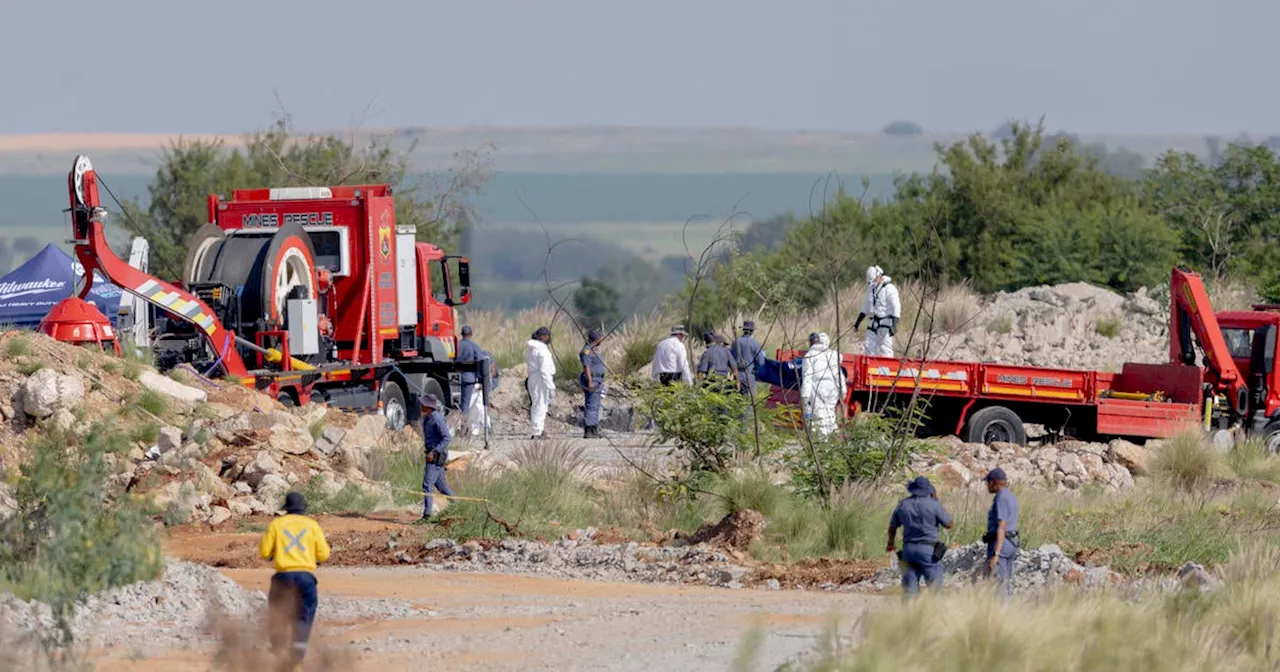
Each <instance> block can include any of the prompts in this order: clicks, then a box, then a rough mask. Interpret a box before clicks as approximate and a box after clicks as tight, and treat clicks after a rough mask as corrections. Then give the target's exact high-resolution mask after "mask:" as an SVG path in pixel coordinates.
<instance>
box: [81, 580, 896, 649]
mask: <svg viewBox="0 0 1280 672" xmlns="http://www.w3.org/2000/svg"><path fill="white" fill-rule="evenodd" d="M224 571H225V572H226V574H227V575H228V576H230V577H231V578H233V579H235V580H236V581H238V582H240V583H241V584H242V585H244V586H246V587H249V588H254V589H258V590H265V588H266V587H267V583H268V580H269V577H270V572H269V571H268V570H265V569H234V570H224ZM320 587H321V590H322V591H323V593H324V594H326V595H333V596H342V597H348V598H394V599H400V600H406V601H408V602H410V603H411V604H413V605H414V606H415V607H418V608H420V609H426V610H429V613H427V614H426V615H424V616H414V617H411V618H404V619H395V620H392V619H379V618H370V619H366V620H359V621H354V622H332V621H326V620H325V618H324V614H323V612H322V613H321V614H320V615H319V622H318V626H317V630H316V634H315V637H314V642H315V645H316V647H317V651H318V652H324V653H327V654H329V655H337V656H339V657H340V658H342V659H343V662H342V665H341V669H344V670H377V671H378V672H387V671H389V670H402V669H403V670H408V669H422V668H424V667H426V668H435V669H462V668H463V667H465V666H468V665H483V666H484V667H485V669H486V670H611V671H622V670H646V671H648V670H653V669H664V670H728V669H730V667H731V665H732V661H733V659H734V656H735V654H736V653H737V651H738V649H739V647H740V646H741V644H742V642H743V641H744V639H745V637H746V635H747V634H748V633H749V632H750V631H751V630H752V629H753V628H754V627H759V628H761V629H762V631H763V632H764V633H765V634H764V638H763V641H762V643H761V646H760V661H761V663H762V664H763V665H762V667H763V668H764V669H773V667H775V666H777V665H779V664H781V663H783V662H785V661H786V660H787V659H789V658H791V657H792V656H794V655H796V654H798V653H800V652H802V651H805V650H808V649H809V648H811V647H812V646H813V644H814V643H815V641H816V639H815V638H816V636H817V635H818V634H819V633H820V632H821V630H822V628H823V627H824V625H825V624H826V622H827V619H828V617H830V616H831V615H833V614H841V615H842V620H844V621H846V622H848V621H851V619H852V618H853V617H856V615H857V613H859V612H860V611H861V610H863V609H865V608H866V606H867V605H868V604H871V603H873V602H874V601H875V600H876V599H877V598H874V597H867V596H861V595H838V594H828V593H818V592H803V591H761V590H725V589H714V588H685V587H676V586H658V585H637V584H617V583H601V582H590V581H563V580H556V579H544V578H535V577H527V576H511V575H501V574H484V575H481V574H460V573H447V572H434V571H431V570H426V569H422V568H416V567H414V568H409V567H406V568H399V567H396V568H336V569H327V570H321V572H320ZM143 645H144V643H142V642H139V643H138V645H137V646H127V647H120V648H118V649H115V650H109V651H104V652H101V654H100V657H99V663H98V669H100V670H148V671H151V670H169V669H177V668H178V667H179V666H180V667H181V669H189V670H209V669H213V668H212V666H211V664H210V662H209V661H210V659H211V658H212V654H213V652H214V651H215V649H216V645H215V644H212V643H211V644H208V645H205V646H199V647H196V648H193V649H190V650H183V651H159V652H147V651H144V650H142V647H143Z"/></svg>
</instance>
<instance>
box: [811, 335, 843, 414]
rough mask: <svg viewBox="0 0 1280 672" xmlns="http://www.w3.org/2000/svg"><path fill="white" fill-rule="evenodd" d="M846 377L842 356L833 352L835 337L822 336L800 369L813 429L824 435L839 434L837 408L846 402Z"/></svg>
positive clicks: (812, 346)
mask: <svg viewBox="0 0 1280 672" xmlns="http://www.w3.org/2000/svg"><path fill="white" fill-rule="evenodd" d="M844 390H845V377H844V369H843V368H842V367H841V366H840V353H838V352H836V351H834V350H832V349H831V337H829V336H827V335H826V334H818V342H817V343H814V344H813V345H811V346H809V352H806V353H805V354H804V362H803V363H802V364H801V369H800V400H801V403H802V404H803V408H804V412H805V414H806V415H808V416H810V420H809V422H810V423H811V426H812V427H813V428H814V429H815V430H816V431H817V432H818V433H820V434H822V435H823V436H827V435H829V434H831V433H832V432H834V431H836V406H837V405H838V404H840V403H841V402H842V401H843V399H844Z"/></svg>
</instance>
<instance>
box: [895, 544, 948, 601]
mask: <svg viewBox="0 0 1280 672" xmlns="http://www.w3.org/2000/svg"><path fill="white" fill-rule="evenodd" d="M921 579H924V581H925V583H928V584H929V587H930V588H932V589H933V590H935V591H937V590H942V563H941V562H934V561H933V542H925V543H922V544H915V543H912V544H906V543H904V544H903V545H902V596H903V597H905V598H911V597H915V596H916V595H919V594H920V580H921Z"/></svg>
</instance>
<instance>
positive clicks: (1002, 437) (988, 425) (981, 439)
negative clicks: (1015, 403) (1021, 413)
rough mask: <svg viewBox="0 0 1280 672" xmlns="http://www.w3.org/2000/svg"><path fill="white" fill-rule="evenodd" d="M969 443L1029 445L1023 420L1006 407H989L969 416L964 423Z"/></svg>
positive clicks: (965, 436) (966, 439)
mask: <svg viewBox="0 0 1280 672" xmlns="http://www.w3.org/2000/svg"><path fill="white" fill-rule="evenodd" d="M961 438H963V439H964V440H965V441H966V442H968V443H1016V444H1018V445H1019V446H1025V445H1027V430H1026V428H1024V427H1023V426H1022V418H1019V417H1018V414H1017V413H1014V412H1013V411H1011V410H1009V409H1007V408H1005V407H1004V406H988V407H986V408H984V409H981V410H979V411H977V412H976V413H974V414H973V415H971V416H969V420H968V421H966V422H965V423H964V436H962V437H961Z"/></svg>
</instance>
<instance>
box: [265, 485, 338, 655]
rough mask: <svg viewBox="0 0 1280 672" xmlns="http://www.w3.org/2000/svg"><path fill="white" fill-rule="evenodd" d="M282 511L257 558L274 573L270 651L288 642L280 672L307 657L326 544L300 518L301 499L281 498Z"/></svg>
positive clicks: (304, 508) (311, 525)
mask: <svg viewBox="0 0 1280 672" xmlns="http://www.w3.org/2000/svg"><path fill="white" fill-rule="evenodd" d="M284 511H285V515H283V516H280V517H279V518H276V519H275V520H273V521H271V524H270V525H268V526H267V531H266V532H265V533H264V534H263V535H262V543H261V544H259V545H258V552H259V553H261V554H262V559H263V560H272V561H274V563H275V568H276V573H275V574H274V575H273V576H272V577H271V591H270V592H269V593H268V595H267V608H268V610H269V612H270V619H271V627H270V632H271V646H272V648H273V649H275V650H276V651H277V652H280V651H281V650H283V649H286V647H287V646H288V645H289V644H290V641H289V640H290V638H292V640H293V641H292V647H291V651H289V652H288V653H289V655H285V656H283V657H282V658H283V659H282V661H281V669H285V670H287V669H293V668H296V667H297V666H298V665H299V664H301V663H302V659H303V657H305V656H306V655H307V643H308V642H309V641H310V640H311V626H312V624H313V623H315V618H316V602H317V599H318V593H317V591H316V575H315V571H316V565H317V564H319V563H321V562H324V561H326V560H328V559H329V542H328V541H326V540H325V538H324V530H321V529H320V524H319V523H317V522H316V521H315V519H314V518H309V517H307V516H305V515H303V514H305V513H306V512H307V500H306V499H305V498H304V497H303V496H302V493H300V492H291V493H289V494H287V495H285V498H284ZM290 631H292V632H290Z"/></svg>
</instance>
